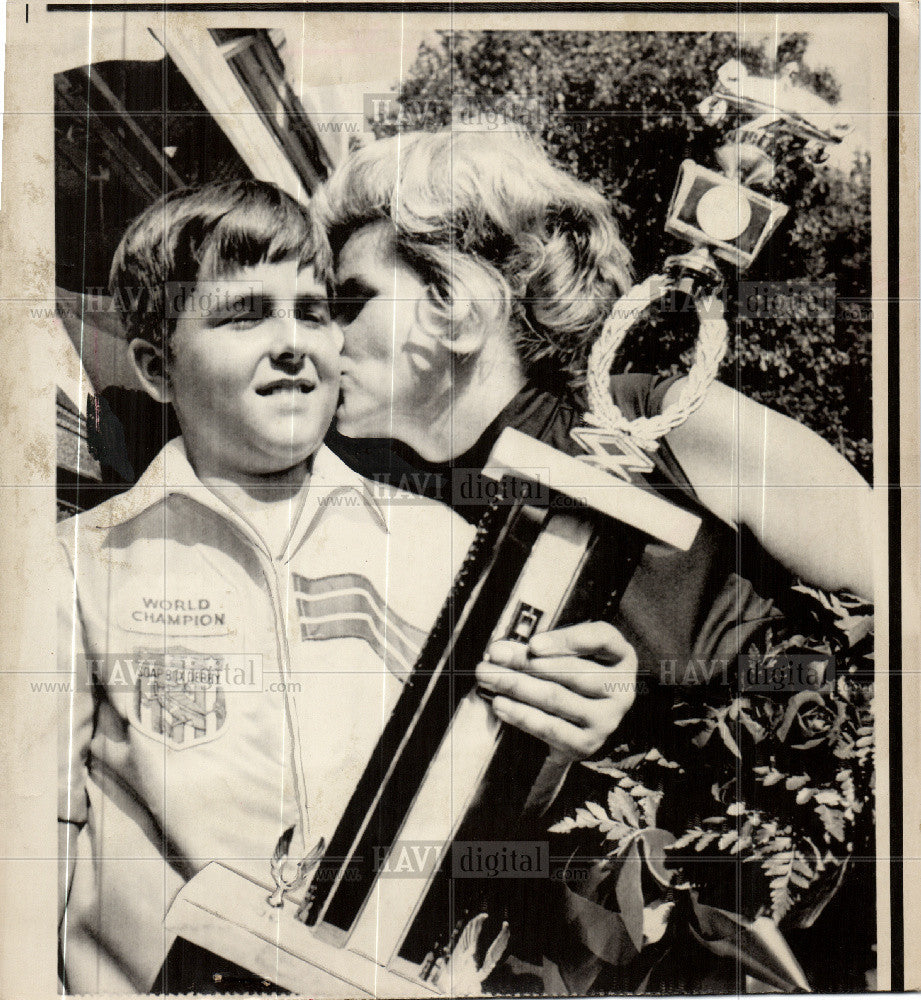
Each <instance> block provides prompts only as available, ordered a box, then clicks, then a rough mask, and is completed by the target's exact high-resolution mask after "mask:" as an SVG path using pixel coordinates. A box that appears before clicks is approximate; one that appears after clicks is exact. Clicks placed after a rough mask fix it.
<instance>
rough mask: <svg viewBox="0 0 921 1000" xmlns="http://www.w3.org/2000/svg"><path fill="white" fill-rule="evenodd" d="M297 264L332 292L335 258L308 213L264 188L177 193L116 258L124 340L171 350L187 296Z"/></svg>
mask: <svg viewBox="0 0 921 1000" xmlns="http://www.w3.org/2000/svg"><path fill="white" fill-rule="evenodd" d="M289 259H295V260H297V262H298V264H299V266H301V267H307V266H312V267H313V268H314V270H315V271H316V275H317V278H318V279H319V280H320V281H322V282H324V283H325V284H326V285H327V286H328V285H329V284H330V280H331V275H332V257H331V254H330V251H329V244H328V243H327V241H326V236H325V234H324V232H323V230H322V229H321V228H320V227H319V226H318V225H317V224H316V223H315V221H314V219H313V215H312V213H311V212H309V211H307V210H306V209H305V208H304V207H302V206H301V205H299V204H298V203H297V202H296V201H295V200H294V199H293V198H291V197H290V196H289V195H287V194H285V192H284V191H282V190H281V188H279V187H276V186H275V185H274V184H270V183H268V182H267V181H258V180H243V181H229V182H223V183H214V184H204V185H201V186H200V187H189V188H180V189H179V190H176V191H171V192H170V193H169V194H168V195H166V196H165V197H163V198H161V199H159V200H158V201H156V202H155V203H154V204H153V205H151V206H150V207H149V208H147V209H145V211H143V212H142V213H141V214H140V215H139V216H138V217H137V218H136V219H135V220H134V221H133V222H132V223H131V225H130V226H129V227H128V229H127V231H126V233H125V235H124V236H123V237H122V239H121V242H120V243H119V245H118V249H117V250H116V251H115V257H114V258H113V260H112V269H111V271H110V274H109V290H110V292H111V294H112V297H113V299H114V300H115V304H116V307H117V308H118V310H119V313H120V315H121V319H122V323H123V325H124V329H125V335H126V336H127V338H128V340H129V341H131V340H133V339H135V338H136V337H140V338H142V339H143V340H148V341H150V342H151V343H152V344H154V345H156V346H157V347H161V348H166V349H167V351H168V349H169V339H170V337H171V336H172V333H173V330H174V329H175V327H176V320H177V319H178V316H179V313H180V312H181V310H182V303H183V300H184V295H185V294H187V293H189V292H191V291H192V290H193V289H194V287H195V286H196V285H197V284H198V283H199V282H200V281H210V280H214V279H217V278H220V277H223V276H226V275H227V274H228V273H231V272H233V271H236V270H238V269H240V268H244V267H255V266H256V265H258V264H264V263H269V264H275V263H278V262H280V261H283V260H289Z"/></svg>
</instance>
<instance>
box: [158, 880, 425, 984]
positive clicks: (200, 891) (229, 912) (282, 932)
mask: <svg viewBox="0 0 921 1000" xmlns="http://www.w3.org/2000/svg"><path fill="white" fill-rule="evenodd" d="M267 899H268V893H267V891H266V888H265V886H264V885H261V884H259V883H257V882H254V881H251V880H250V879H248V878H246V877H245V876H243V875H241V874H239V873H238V872H235V871H233V870H231V869H230V868H227V867H225V866H224V865H222V864H219V863H218V862H216V861H212V862H211V863H210V864H209V865H208V866H207V867H205V868H204V869H203V870H202V871H201V872H199V874H198V875H196V876H195V877H194V878H193V879H192V880H191V881H190V882H188V883H187V884H186V885H185V886H184V887H183V889H182V891H181V892H180V893H179V895H178V896H177V897H176V899H175V900H174V901H173V905H172V906H171V907H170V909H169V913H168V914H167V916H166V922H165V926H166V929H167V930H168V931H169V932H170V933H171V934H175V935H176V936H177V937H182V938H184V939H185V940H186V941H189V942H191V943H192V944H195V945H198V946H199V947H201V948H206V949H207V950H208V951H210V952H213V953H214V954H215V955H219V956H220V957H221V958H225V959H227V960H228V961H230V962H233V963H234V964H235V965H238V966H241V967H242V968H244V969H247V970H249V971H250V972H252V973H253V974H254V975H256V976H259V977H261V978H263V979H265V980H267V981H269V982H271V983H274V984H276V985H278V986H281V987H283V988H284V989H287V990H291V991H292V992H294V993H303V994H307V995H309V996H311V997H316V998H320V997H324V998H341V997H343V996H348V997H362V996H366V997H381V998H387V997H394V998H397V997H431V996H441V995H442V994H441V993H440V991H438V990H436V989H434V988H433V987H432V986H431V985H428V984H425V983H423V982H421V981H420V980H419V979H417V978H415V977H414V976H413V975H412V974H411V970H408V969H407V970H406V972H407V974H405V975H403V974H401V972H402V971H403V970H400V972H397V971H394V970H392V969H387V968H384V967H383V966H381V965H379V964H378V963H377V962H375V961H373V960H372V959H370V958H367V957H366V956H364V955H360V954H356V953H355V952H352V951H349V950H348V949H346V948H337V947H335V945H332V944H329V943H327V942H326V941H322V940H320V939H319V938H318V937H317V935H316V934H315V933H314V932H313V931H312V930H311V928H309V927H307V926H306V925H305V924H304V923H302V922H301V921H300V920H299V919H298V918H297V910H298V907H297V904H296V903H293V902H291V901H290V900H287V899H286V900H285V901H284V903H283V905H282V906H281V907H277V908H276V907H272V906H269V904H268V901H267Z"/></svg>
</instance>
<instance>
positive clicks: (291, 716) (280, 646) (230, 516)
mask: <svg viewBox="0 0 921 1000" xmlns="http://www.w3.org/2000/svg"><path fill="white" fill-rule="evenodd" d="M187 499H189V500H191V501H192V502H193V503H196V504H198V506H200V507H203V508H204V509H205V510H207V511H209V512H210V513H212V514H216V515H217V516H218V517H219V518H221V520H222V521H224V522H226V523H227V524H229V525H230V527H231V528H232V529H233V530H234V531H235V532H236V533H237V534H238V535H239V536H240V537H241V538H242V539H243V541H244V542H246V543H247V544H248V545H249V546H251V547H252V548H253V549H254V550H255V552H256V555H257V558H258V559H259V565H260V568H261V570H262V575H263V577H264V578H265V582H266V585H267V586H268V590H269V603H270V604H271V606H272V617H273V619H274V622H275V655H276V658H277V660H278V664H279V667H280V668H281V674H282V680H283V683H284V691H283V692H282V693H283V695H284V708H285V722H286V723H287V729H288V738H289V740H290V743H291V747H290V757H291V769H292V771H293V773H294V798H295V803H296V805H297V813H298V817H299V819H300V823H301V831H302V835H303V840H304V850H305V851H306V850H307V849H308V848H307V844H308V842H309V832H310V820H309V815H308V808H307V779H306V777H305V775H304V767H303V757H302V756H301V736H300V726H299V724H298V717H297V713H296V711H295V708H296V704H295V702H294V694H293V692H291V691H290V690H289V688H290V685H289V684H288V681H289V680H290V677H291V650H290V645H289V642H288V622H287V619H286V618H285V616H284V610H283V608H282V605H281V597H280V591H281V588H280V586H279V580H278V563H277V560H276V559H275V558H274V556H272V554H271V551H270V550H269V548H268V546H267V545H266V544H265V542H264V541H263V539H262V537H261V536H260V535H259V533H258V532H257V531H256V530H255V529H254V528H252V527H250V525H249V524H248V523H247V522H246V521H244V520H243V519H242V518H240V517H239V516H238V515H237V514H236V512H235V511H233V510H232V509H230V508H229V507H228V508H227V510H226V512H225V511H224V510H220V509H215V508H214V507H212V506H211V505H210V504H206V503H202V502H201V500H199V499H197V498H195V497H187ZM224 506H226V505H224ZM299 513H303V508H301V510H300V512H299ZM292 531H293V529H292ZM285 548H286V549H287V545H286V546H285Z"/></svg>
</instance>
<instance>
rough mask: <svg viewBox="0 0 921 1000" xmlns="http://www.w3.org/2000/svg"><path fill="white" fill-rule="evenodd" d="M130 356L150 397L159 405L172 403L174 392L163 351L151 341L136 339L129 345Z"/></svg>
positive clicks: (136, 372)
mask: <svg viewBox="0 0 921 1000" xmlns="http://www.w3.org/2000/svg"><path fill="white" fill-rule="evenodd" d="M128 354H129V356H130V358H131V364H132V365H133V367H134V371H135V374H136V375H137V377H138V379H139V380H140V383H141V385H142V386H143V387H144V389H145V391H146V392H147V394H148V396H151V397H152V398H153V399H155V400H156V401H157V402H158V403H171V402H172V401H173V390H172V386H171V385H170V381H169V375H168V373H167V370H166V361H165V358H164V352H163V349H162V348H160V347H156V346H155V345H154V344H152V343H151V342H150V341H149V340H141V339H140V338H136V339H135V340H132V341H131V343H130V344H128Z"/></svg>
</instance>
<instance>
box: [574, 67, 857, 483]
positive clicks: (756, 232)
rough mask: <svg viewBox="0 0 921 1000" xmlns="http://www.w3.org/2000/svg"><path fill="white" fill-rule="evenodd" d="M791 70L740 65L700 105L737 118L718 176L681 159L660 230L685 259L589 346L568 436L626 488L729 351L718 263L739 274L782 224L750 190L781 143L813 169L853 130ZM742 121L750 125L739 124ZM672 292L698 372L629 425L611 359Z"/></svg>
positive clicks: (649, 282) (632, 295)
mask: <svg viewBox="0 0 921 1000" xmlns="http://www.w3.org/2000/svg"><path fill="white" fill-rule="evenodd" d="M796 71H797V66H796V64H795V63H791V64H789V65H787V66H786V67H784V69H783V70H782V72H781V73H780V75H779V76H777V77H760V76H754V75H752V74H749V73H748V71H747V70H746V68H745V67H744V66H743V65H742V64H741V63H740V62H738V61H737V60H731V61H729V62H727V63H725V64H724V65H723V66H722V67H720V69H719V71H718V73H717V85H716V87H715V88H714V91H713V93H712V94H711V95H710V96H709V97H707V98H705V99H704V100H703V101H702V102H701V103H700V105H699V106H698V111H699V112H700V114H701V115H702V116H703V118H704V120H705V121H706V122H707V123H708V124H711V125H716V124H718V123H719V122H720V121H722V120H723V119H725V118H726V117H727V116H728V115H730V114H734V115H735V116H736V118H737V119H738V120H739V124H738V126H737V127H736V128H735V129H733V130H732V131H731V132H730V133H729V134H728V135H727V136H726V140H725V142H724V143H723V145H721V146H720V147H719V148H718V149H717V150H716V151H715V154H714V155H715V158H716V161H717V163H718V164H719V166H720V168H721V170H720V171H716V170H710V169H708V168H706V167H703V166H701V165H700V164H698V163H695V162H694V161H693V160H685V161H684V162H683V163H682V164H681V167H680V168H679V173H678V180H677V183H676V185H675V190H674V193H673V194H672V198H671V202H670V204H669V209H668V214H667V217H666V222H665V231H666V232H668V233H670V234H671V235H673V236H677V237H679V238H681V239H684V240H687V241H688V242H689V243H691V244H692V248H691V250H689V251H687V252H685V253H683V254H677V255H675V256H672V257H669V258H667V259H666V261H665V273H664V274H663V275H654V276H653V277H651V278H648V279H646V280H645V281H644V282H642V283H641V284H639V285H635V286H634V287H633V288H631V289H630V290H629V291H627V292H626V293H625V295H624V296H623V297H622V298H621V299H620V300H619V302H618V303H617V305H616V306H615V308H614V309H613V310H612V312H611V317H610V319H609V320H608V322H607V323H606V324H605V326H604V327H603V329H602V331H601V333H600V334H599V336H598V339H597V340H596V341H595V343H594V344H593V346H592V351H591V355H590V357H589V364H588V372H587V378H586V390H587V395H588V402H589V411H588V412H587V413H586V415H585V422H586V424H585V426H581V427H578V428H576V429H574V430H573V431H572V436H573V438H575V439H576V441H578V443H579V444H580V445H581V446H582V448H583V449H584V450H585V451H586V452H587V453H588V454H587V455H586V460H588V461H591V462H593V463H594V464H596V465H599V466H601V467H602V468H605V469H607V470H608V471H609V472H611V473H613V474H614V475H617V476H620V477H621V478H624V479H628V478H629V475H630V473H631V472H640V473H643V472H648V471H650V470H651V468H652V462H651V460H650V459H649V455H648V453H649V452H654V451H655V450H656V448H657V447H658V441H659V439H660V438H661V437H663V435H665V434H667V433H668V432H669V431H670V430H673V429H674V428H675V427H677V426H679V425H680V424H682V423H683V422H684V421H685V420H686V419H687V418H688V416H690V414H691V413H693V412H694V410H695V409H696V408H697V407H698V406H699V405H700V404H701V402H702V401H703V397H704V395H705V393H706V391H707V388H708V387H709V386H710V383H711V382H712V381H713V379H714V378H715V377H716V372H717V369H718V368H719V364H720V362H721V361H722V359H723V356H724V354H725V351H726V335H727V327H726V323H725V321H724V319H723V306H722V301H721V298H720V295H719V292H720V290H721V288H722V286H723V274H722V271H721V270H720V267H719V265H718V264H717V258H718V259H720V260H722V261H724V262H726V263H728V264H731V265H734V266H735V268H736V271H737V274H741V273H742V272H743V271H744V270H745V269H746V268H747V267H748V266H749V265H750V264H751V263H752V261H753V260H754V259H755V257H756V256H757V255H758V254H759V253H760V251H761V249H762V248H763V247H764V245H765V243H766V242H767V241H768V239H769V238H770V236H771V235H772V233H773V232H774V231H775V230H776V228H777V226H778V225H779V224H780V222H781V220H782V219H783V218H784V217H785V216H786V214H787V212H788V208H787V206H786V205H784V204H782V203H780V202H778V201H775V200H774V199H772V198H770V197H768V196H767V195H766V194H764V193H761V192H759V191H756V190H754V188H755V187H757V186H764V185H766V184H767V183H768V182H769V181H770V180H771V177H772V175H773V163H774V159H773V154H775V152H776V145H777V140H778V139H779V138H780V137H781V136H785V137H787V138H792V140H793V143H792V145H793V148H794V151H796V152H798V153H799V154H801V155H803V156H804V158H805V159H806V160H807V161H808V162H811V163H821V162H822V161H823V160H824V159H825V158H826V157H827V152H826V149H827V146H828V145H829V144H837V143H840V142H841V141H842V140H843V139H844V138H845V137H846V136H847V135H848V134H849V132H850V131H851V128H852V126H851V125H850V124H849V123H848V121H847V120H846V119H845V118H843V117H842V116H841V115H840V114H838V113H837V112H836V111H835V109H834V108H833V107H832V106H831V105H830V104H828V103H827V102H826V101H824V100H823V99H822V98H821V97H819V96H817V95H816V94H814V93H812V92H811V91H809V90H806V89H805V88H804V87H801V86H798V85H797V84H796V83H795V82H794V78H795V74H796ZM743 118H747V119H748V120H746V121H742V119H743ZM673 292H678V293H681V294H685V295H689V296H690V297H691V298H692V299H693V301H694V303H695V307H696V310H697V314H698V318H699V321H700V332H699V336H698V341H697V346H696V351H695V357H694V363H693V364H692V366H691V368H690V370H689V371H688V378H687V381H686V382H685V384H684V387H683V389H682V391H681V393H680V396H679V398H678V400H677V401H676V402H675V403H674V404H673V405H672V406H671V407H669V408H668V409H666V410H665V411H663V412H662V413H661V414H658V415H656V416H654V417H651V418H639V419H637V420H634V421H627V420H626V419H625V418H624V416H623V414H622V413H621V412H620V410H619V408H618V407H617V406H616V405H615V404H614V402H613V401H612V399H611V395H610V392H609V390H608V381H609V378H610V372H611V366H612V363H613V361H614V357H615V355H616V353H617V351H618V349H619V348H620V345H621V344H622V343H623V341H624V338H625V337H626V336H627V334H628V333H629V332H630V330H631V328H632V327H633V325H634V324H635V322H636V321H637V319H638V318H639V316H641V315H642V314H643V312H645V310H646V308H647V307H648V306H650V305H651V304H652V303H653V302H655V301H657V300H658V299H660V298H663V297H665V296H666V295H669V294H672V293H673Z"/></svg>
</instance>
